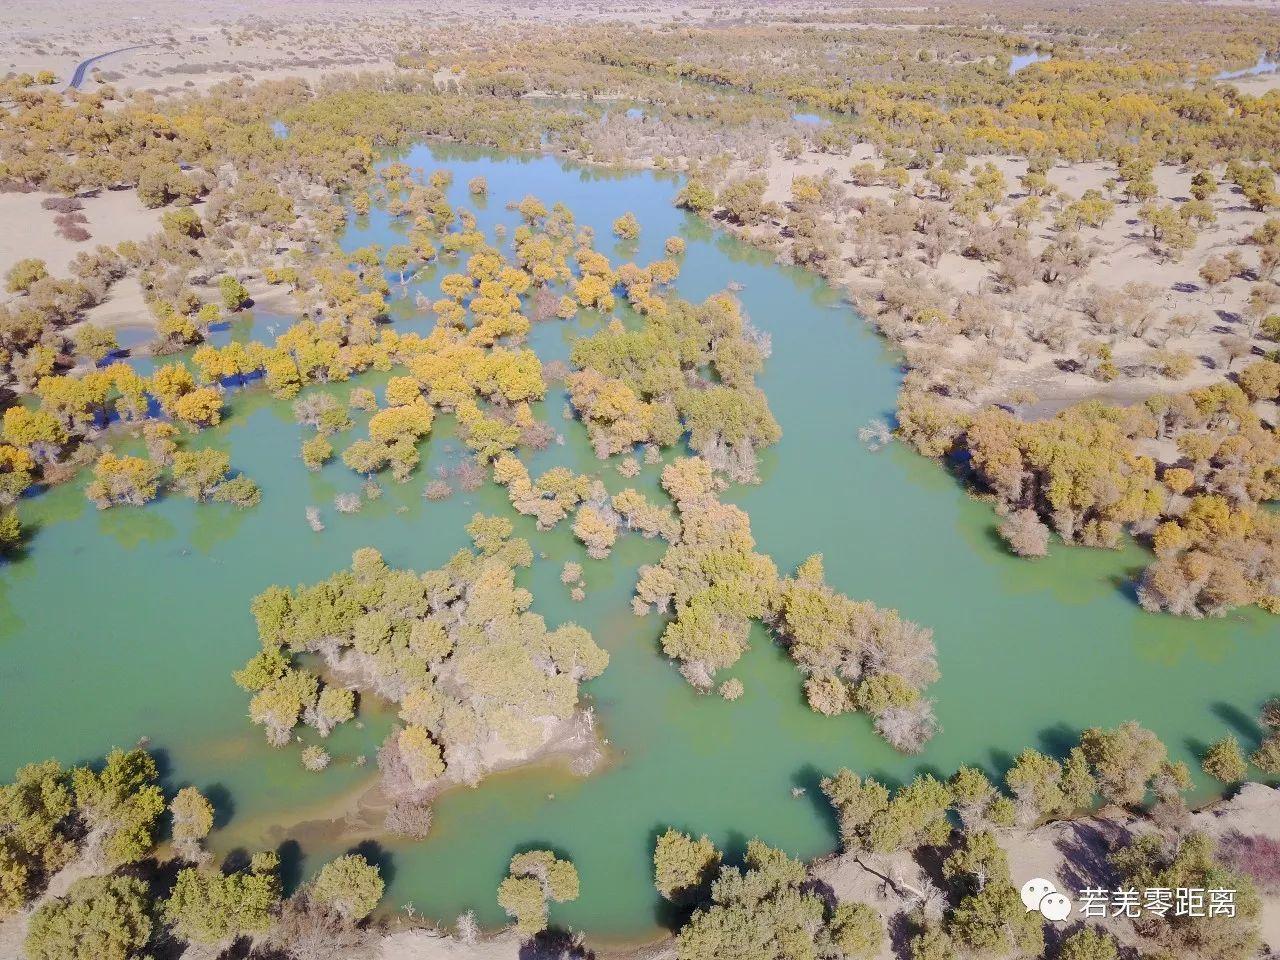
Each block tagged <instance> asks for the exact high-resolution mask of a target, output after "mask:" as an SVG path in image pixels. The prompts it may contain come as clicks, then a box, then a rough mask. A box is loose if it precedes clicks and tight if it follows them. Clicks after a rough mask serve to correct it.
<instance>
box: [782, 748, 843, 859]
mask: <svg viewBox="0 0 1280 960" xmlns="http://www.w3.org/2000/svg"><path fill="white" fill-rule="evenodd" d="M825 776H826V774H824V773H823V772H822V771H821V770H819V769H818V768H817V767H815V766H813V765H812V764H805V765H804V766H803V767H801V768H800V769H799V770H797V771H796V772H795V775H794V776H793V777H792V778H791V781H792V784H793V785H794V789H796V790H803V791H804V797H805V799H806V800H808V802H809V805H810V806H811V807H812V808H813V812H814V813H815V814H817V815H818V818H819V819H820V820H821V821H822V822H823V823H824V824H825V825H826V827H827V834H828V835H829V836H830V837H831V842H832V843H833V844H838V843H839V842H840V818H839V817H838V816H836V809H835V807H833V806H832V805H831V803H830V802H829V801H828V800H827V795H826V794H825V793H823V792H822V779H823V777H825Z"/></svg>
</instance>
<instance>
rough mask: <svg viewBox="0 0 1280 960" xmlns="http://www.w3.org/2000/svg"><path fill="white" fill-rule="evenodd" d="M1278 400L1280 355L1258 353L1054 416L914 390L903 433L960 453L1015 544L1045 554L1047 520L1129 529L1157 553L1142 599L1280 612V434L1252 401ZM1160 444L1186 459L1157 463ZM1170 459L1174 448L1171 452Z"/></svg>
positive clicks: (1189, 608) (1194, 607)
mask: <svg viewBox="0 0 1280 960" xmlns="http://www.w3.org/2000/svg"><path fill="white" fill-rule="evenodd" d="M1278 396H1280V363H1277V362H1275V361H1272V360H1259V361H1256V362H1254V363H1253V364H1250V365H1249V366H1248V367H1246V368H1244V369H1243V370H1242V371H1241V372H1240V374H1239V377H1238V382H1236V383H1223V384H1218V385H1216V386H1212V387H1205V388H1201V389H1198V390H1192V391H1190V392H1188V393H1186V394H1181V395H1174V396H1165V395H1159V396H1156V397H1152V398H1151V399H1150V400H1148V401H1147V402H1146V403H1144V404H1141V405H1138V406H1134V407H1112V406H1108V405H1106V404H1103V403H1100V402H1097V401H1092V402H1088V403H1084V404H1080V405H1077V406H1075V407H1072V408H1070V409H1068V410H1065V411H1063V412H1062V413H1060V414H1058V415H1057V416H1055V417H1052V418H1050V419H1047V420H1038V421H1024V420H1020V419H1018V418H1017V417H1016V416H1014V415H1013V414H1011V413H1009V412H1008V411H1007V410H1003V409H1000V408H989V409H987V410H983V411H981V412H979V413H977V414H965V413H957V412H956V411H955V409H954V408H949V407H947V406H945V405H943V404H942V403H940V402H938V401H936V400H933V399H930V398H929V397H928V396H927V395H924V394H914V393H907V394H905V395H904V397H903V398H902V404H901V408H900V413H899V416H900V432H901V433H902V435H903V436H904V437H906V438H907V439H908V440H909V441H910V442H911V443H912V444H913V445H915V446H916V447H917V448H918V449H920V450H921V451H922V452H924V453H926V454H927V455H930V456H951V457H961V458H962V463H963V465H964V469H965V471H966V472H967V473H968V475H969V476H970V477H971V478H972V480H973V482H974V483H975V484H976V485H977V486H978V487H979V488H980V489H982V490H984V491H986V492H989V493H990V494H992V495H993V497H994V498H995V500H996V503H997V506H998V509H999V510H1000V512H1001V513H1003V514H1004V516H1005V519H1004V522H1003V523H1002V525H1001V534H1002V536H1004V537H1005V539H1006V540H1007V541H1008V542H1009V543H1010V545H1011V547H1012V549H1013V550H1014V551H1015V552H1017V553H1020V554H1022V555H1026V556H1039V555H1042V554H1043V553H1044V552H1045V551H1046V550H1047V549H1048V543H1049V534H1050V529H1052V531H1053V532H1055V533H1057V534H1058V535H1059V537H1061V539H1062V540H1064V541H1065V542H1067V543H1080V544H1085V545H1088V546H1097V547H1115V546H1117V545H1118V544H1119V543H1120V541H1121V537H1122V534H1123V533H1124V532H1126V531H1129V532H1132V533H1134V534H1136V535H1137V536H1138V537H1139V538H1141V539H1142V540H1143V541H1144V542H1146V543H1147V544H1149V545H1150V546H1151V547H1152V549H1153V550H1154V551H1155V553H1156V557H1157V559H1156V561H1155V563H1154V564H1152V566H1150V567H1149V568H1148V569H1147V571H1146V573H1145V574H1144V575H1143V577H1142V580H1141V583H1140V585H1139V598H1140V600H1141V601H1142V604H1143V606H1145V607H1147V608H1148V609H1152V610H1168V611H1170V612H1172V613H1178V614H1185V615H1190V616H1203V615H1205V614H1222V613H1224V612H1226V611H1228V610H1230V609H1232V608H1233V607H1238V606H1247V605H1250V604H1256V605H1257V606H1260V607H1262V608H1263V609H1265V610H1268V611H1270V612H1273V613H1275V612H1280V521H1277V518H1276V515H1275V514H1274V513H1273V512H1272V511H1270V510H1268V509H1267V508H1266V506H1265V505H1264V504H1265V502H1266V501H1274V500H1276V499H1278V498H1280V470H1278V469H1277V464H1278V463H1280V440H1277V437H1276V433H1275V431H1274V430H1273V429H1272V428H1271V427H1269V426H1268V425H1267V424H1266V423H1264V422H1263V421H1262V420H1261V419H1260V418H1259V416H1258V414H1257V412H1256V411H1255V409H1254V407H1253V404H1254V403H1255V402H1256V401H1259V400H1271V401H1274V400H1275V399H1276V398H1277V397H1278ZM1157 442H1158V443H1159V444H1161V445H1162V447H1163V448H1165V449H1167V448H1169V447H1172V448H1173V449H1174V450H1176V452H1177V453H1176V458H1168V459H1165V460H1163V461H1158V460H1157V458H1156V457H1155V456H1154V455H1153V454H1152V453H1150V452H1148V451H1150V450H1151V449H1152V447H1153V446H1154V445H1155V444H1156V443H1157ZM1166 457H1167V455H1166Z"/></svg>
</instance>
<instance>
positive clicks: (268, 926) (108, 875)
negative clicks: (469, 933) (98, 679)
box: [0, 749, 384, 960]
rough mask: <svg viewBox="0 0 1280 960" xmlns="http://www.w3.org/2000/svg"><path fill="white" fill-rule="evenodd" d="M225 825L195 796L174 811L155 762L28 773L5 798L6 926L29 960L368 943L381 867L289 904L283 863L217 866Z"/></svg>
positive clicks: (325, 949) (354, 858)
mask: <svg viewBox="0 0 1280 960" xmlns="http://www.w3.org/2000/svg"><path fill="white" fill-rule="evenodd" d="M214 816H215V811H214V809H213V806H212V804H211V803H210V802H209V800H208V799H207V798H206V797H205V796H203V795H202V794H201V793H200V792H199V791H198V790H196V789H195V788H194V787H183V788H182V789H181V790H178V791H177V792H176V793H175V794H174V795H173V796H172V797H171V798H169V799H168V802H167V803H166V798H165V794H164V792H163V791H162V789H161V787H160V784H159V777H158V772H157V769H156V764H155V760H154V759H153V758H152V756H151V755H150V754H149V753H148V752H147V751H146V750H143V749H134V750H128V751H125V750H113V751H112V752H111V753H110V754H109V755H108V756H107V758H106V759H105V760H104V761H103V762H102V763H100V764H95V765H91V766H84V767H75V768H71V769H67V768H64V767H63V766H62V765H61V764H59V763H58V762H57V761H54V760H49V761H45V762H44V763H35V764H29V765H27V766H24V767H22V768H20V769H19V770H18V771H17V773H16V775H15V777H14V779H13V781H12V782H10V783H6V784H3V785H0V921H3V922H4V923H6V925H14V927H15V929H16V930H17V931H18V932H20V933H21V943H22V951H23V952H22V956H24V957H25V958H26V960H84V958H89V957H102V958H119V960H130V958H134V957H142V956H150V955H152V953H151V951H153V950H156V949H159V948H161V947H164V948H170V949H172V948H177V949H179V950H181V949H185V948H190V949H193V950H196V951H204V952H206V953H208V954H209V955H217V954H219V953H221V952H222V951H223V950H225V949H227V948H228V947H230V946H231V945H232V944H233V943H234V942H235V941H237V940H240V939H242V938H248V939H249V940H251V941H256V942H259V943H261V944H263V945H271V946H274V947H275V948H277V949H279V950H282V951H284V955H286V956H290V957H297V958H299V960H301V958H305V957H314V956H317V955H325V956H329V955H335V954H334V951H339V952H341V951H342V950H343V948H344V947H349V946H352V945H355V944H361V943H363V942H364V941H365V939H366V934H365V933H364V931H363V930H362V929H361V927H362V925H363V923H364V921H365V920H366V918H367V917H368V916H369V915H370V914H371V913H372V912H373V910H374V908H375V907H376V906H377V904H378V901H379V900H380V899H381V897H382V892H383V887H384V884H383V880H382V877H381V875H380V873H379V870H378V868H377V866H375V865H374V864H371V863H369V862H368V860H367V859H366V858H365V857H363V856H362V855H360V854H349V855H347V856H343V857H339V858H338V859H336V860H333V861H331V862H329V863H327V864H325V865H324V866H323V867H322V868H321V869H320V870H319V871H318V873H317V874H316V876H315V877H314V878H313V879H312V880H311V881H310V882H308V883H306V884H303V885H302V886H301V887H300V888H299V890H298V891H297V892H295V893H294V894H293V895H292V896H290V897H288V898H286V897H285V896H284V895H283V892H282V884H281V878H280V858H279V856H278V855H277V853H276V852H275V851H262V852H258V853H254V854H253V855H252V856H251V857H245V858H244V859H243V860H242V861H235V862H233V861H232V860H230V859H229V860H228V861H227V862H225V863H224V864H222V866H221V868H219V867H217V866H215V865H214V864H213V858H212V857H211V855H210V854H209V852H208V851H207V850H206V849H205V847H204V841H205V839H206V837H207V836H208V835H209V833H210V831H211V829H212V828H213V824H214ZM166 828H167V829H166ZM166 841H167V842H166ZM54 887H56V890H55V889H54ZM317 951H319V952H317Z"/></svg>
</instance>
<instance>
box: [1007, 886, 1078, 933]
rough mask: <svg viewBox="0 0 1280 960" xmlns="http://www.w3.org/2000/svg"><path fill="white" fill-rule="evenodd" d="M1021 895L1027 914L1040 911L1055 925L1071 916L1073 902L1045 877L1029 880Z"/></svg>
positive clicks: (1020, 892)
mask: <svg viewBox="0 0 1280 960" xmlns="http://www.w3.org/2000/svg"><path fill="white" fill-rule="evenodd" d="M1019 895H1020V896H1021V897H1022V903H1023V906H1025V907H1026V908H1027V913H1030V912H1031V911H1032V910H1039V911H1040V914H1041V915H1042V916H1043V917H1044V918H1045V919H1046V920H1051V921H1053V922H1054V923H1059V922H1061V921H1063V920H1065V919H1067V917H1069V916H1071V901H1070V900H1068V899H1067V898H1066V897H1065V896H1063V895H1062V894H1060V893H1059V892H1058V889H1057V887H1055V886H1054V885H1053V884H1052V883H1051V882H1050V881H1048V880H1046V879H1044V878H1043V877H1034V878H1033V879H1031V880H1028V881H1027V882H1026V883H1024V884H1023V885H1022V889H1021V890H1020V891H1019Z"/></svg>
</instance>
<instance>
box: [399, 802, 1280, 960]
mask: <svg viewBox="0 0 1280 960" xmlns="http://www.w3.org/2000/svg"><path fill="white" fill-rule="evenodd" d="M1154 829H1158V828H1157V827H1155V826H1154V825H1153V824H1152V822H1151V821H1150V819H1149V818H1146V817H1139V816H1135V815H1134V814H1132V813H1130V812H1128V811H1125V810H1121V809H1118V808H1107V809H1104V810H1102V811H1100V812H1098V813H1097V814H1095V815H1093V816H1089V817H1082V818H1078V819H1074V820H1062V821H1054V822H1052V823H1047V824H1044V825H1042V826H1039V827H1035V828H1031V829H1025V828H1008V829H1001V830H998V831H996V832H997V837H998V840H999V843H1000V846H1001V848H1002V849H1003V850H1004V851H1005V853H1006V854H1007V856H1008V858H1009V869H1010V874H1011V876H1012V877H1013V880H1014V883H1015V885H1020V884H1021V883H1024V882H1026V881H1027V880H1030V879H1032V878H1034V877H1042V878H1045V879H1048V880H1051V881H1052V882H1053V883H1054V884H1055V885H1056V886H1057V888H1058V889H1059V890H1061V891H1064V892H1066V893H1067V895H1068V896H1070V897H1072V899H1073V900H1076V899H1078V898H1077V896H1076V895H1077V894H1078V893H1079V891H1080V890H1082V889H1084V888H1085V887H1094V888H1099V889H1106V890H1109V889H1111V888H1112V887H1113V886H1115V879H1114V877H1112V876H1111V875H1110V872H1109V870H1108V869H1107V867H1106V854H1107V851H1108V849H1109V848H1110V846H1111V845H1112V844H1114V843H1116V842H1118V841H1121V840H1125V839H1128V838H1129V837H1132V836H1135V835H1140V834H1142V833H1144V832H1147V831H1150V830H1154ZM1186 829H1187V830H1194V831H1198V832H1202V833H1205V834H1207V835H1208V836H1210V837H1212V838H1213V839H1214V840H1215V841H1217V842H1218V843H1219V844H1221V843H1222V841H1224V840H1226V839H1228V838H1232V837H1250V838H1258V837H1263V838H1266V839H1268V840H1272V841H1276V842H1280V791H1277V790H1276V789H1274V788H1271V787H1267V786H1265V785H1263V784H1258V783H1247V784H1244V785H1243V786H1242V787H1241V788H1240V789H1239V791H1238V792H1237V793H1236V794H1235V795H1234V796H1232V797H1230V798H1229V799H1225V800H1220V801H1218V802H1216V803H1213V804H1210V805H1209V806H1206V807H1204V808H1203V809H1201V810H1198V811H1196V812H1194V813H1192V814H1191V815H1190V816H1189V818H1188V821H1187V824H1186ZM873 859H874V861H875V862H874V863H871V862H870V861H869V858H867V857H866V856H865V855H853V854H837V855H833V856H831V857H827V858H825V859H822V860H818V861H815V862H814V863H812V864H811V865H810V868H809V874H810V877H811V879H812V881H813V882H814V883H815V884H817V885H818V886H819V888H820V889H824V890H826V891H828V893H829V894H830V895H831V896H833V897H834V898H835V899H836V900H837V901H839V902H841V903H846V902H847V903H864V904H867V905H869V906H871V907H873V908H874V909H875V910H876V911H877V912H878V913H879V914H880V915H881V916H882V917H883V918H884V919H885V920H886V922H887V925H888V927H889V929H891V930H892V929H895V928H896V927H899V926H901V924H902V922H903V921H904V920H905V919H906V915H907V914H908V913H909V912H910V911H912V910H914V909H915V908H916V907H917V906H918V904H919V900H918V893H919V892H921V891H925V890H929V889H932V888H933V886H934V877H933V876H932V875H931V871H932V870H933V869H934V868H936V864H934V865H932V866H925V865H922V863H921V862H920V861H919V860H917V859H916V858H914V857H912V856H911V855H909V854H907V853H900V854H894V855H891V856H888V857H879V858H873ZM1260 894H1261V904H1262V912H1261V916H1260V924H1259V926H1260V934H1261V937H1262V941H1263V942H1262V951H1263V954H1264V955H1271V954H1272V953H1274V952H1275V951H1276V949H1277V948H1280V889H1266V888H1263V889H1262V890H1260ZM1081 924H1085V925H1088V926H1089V927H1091V928H1094V927H1096V928H1100V929H1104V930H1106V931H1107V932H1109V933H1111V934H1112V935H1113V936H1114V937H1115V938H1116V939H1117V940H1118V941H1119V943H1120V944H1121V946H1122V947H1123V948H1128V949H1132V950H1135V951H1140V952H1147V951H1151V950H1153V949H1157V947H1158V945H1156V944H1154V943H1152V942H1151V941H1150V940H1149V939H1147V938H1145V937H1143V936H1141V935H1140V934H1139V933H1138V932H1137V930H1136V929H1135V927H1134V924H1133V922H1132V921H1131V920H1129V919H1126V918H1124V917H1109V918H1106V919H1104V920H1097V919H1094V918H1090V919H1088V920H1082V919H1081V918H1080V916H1079V904H1078V903H1077V904H1075V909H1074V910H1073V915H1072V918H1071V919H1069V920H1068V921H1065V922H1063V923H1061V924H1057V925H1052V929H1053V930H1055V931H1059V932H1060V933H1065V932H1069V931H1071V930H1073V929H1075V928H1077V927H1079V926H1080V925H1081ZM375 943H376V949H377V956H378V957H379V958H380V960H528V958H529V957H531V956H533V957H539V956H544V955H545V956H562V955H563V954H561V953H560V952H559V951H546V952H545V953H544V952H541V951H539V950H538V948H537V947H536V946H535V947H530V946H529V945H527V944H523V943H522V942H521V941H520V939H519V937H518V936H516V934H515V933H514V931H511V930H506V931H503V932H501V933H499V934H496V935H494V936H491V937H485V938H482V939H480V940H478V941H476V942H474V943H464V942H461V941H459V940H458V939H456V938H455V937H452V936H450V935H448V934H447V933H444V932H441V931H439V930H399V931H395V932H390V933H386V934H383V935H382V936H380V937H379V938H377V939H376V941H375ZM584 955H588V956H595V957H598V958H607V960H674V958H675V957H676V949H675V940H674V938H672V937H666V938H663V939H661V940H658V941H655V942H653V943H649V944H644V945H637V946H634V947H612V948H610V947H604V948H601V949H591V950H589V952H587V953H585V954H584ZM903 955H904V954H903V953H902V951H901V950H899V949H895V947H894V945H893V941H892V938H886V941H885V944H884V946H883V947H882V949H881V950H880V951H879V953H878V954H877V955H876V957H877V960H900V958H901V957H902V956H903Z"/></svg>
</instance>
